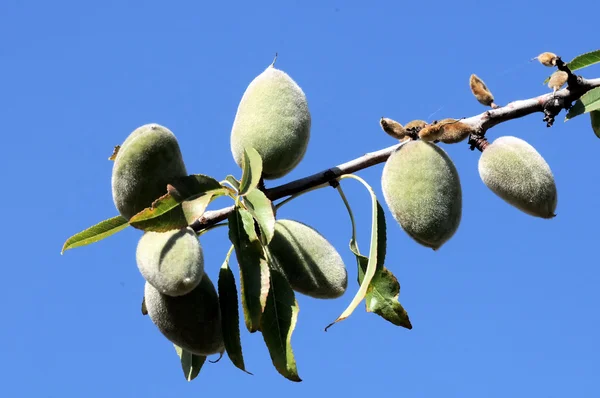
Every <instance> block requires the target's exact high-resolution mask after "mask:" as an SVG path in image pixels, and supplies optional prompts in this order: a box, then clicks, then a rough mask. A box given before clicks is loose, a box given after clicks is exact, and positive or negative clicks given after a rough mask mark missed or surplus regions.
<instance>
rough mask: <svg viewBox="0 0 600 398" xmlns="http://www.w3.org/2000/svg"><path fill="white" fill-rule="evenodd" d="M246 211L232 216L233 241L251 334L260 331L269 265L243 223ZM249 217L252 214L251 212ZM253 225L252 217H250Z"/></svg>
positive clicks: (229, 221)
mask: <svg viewBox="0 0 600 398" xmlns="http://www.w3.org/2000/svg"><path fill="white" fill-rule="evenodd" d="M244 212H246V213H247V211H246V210H244V209H243V208H241V207H239V206H236V210H235V211H234V212H232V213H231V214H230V215H229V218H228V224H229V240H230V241H231V243H232V244H233V246H234V247H235V255H236V258H237V261H238V265H239V268H240V289H241V296H242V307H243V309H244V319H245V322H246V328H247V329H248V331H249V332H250V333H254V332H256V331H257V330H259V329H260V319H261V317H262V313H263V310H264V308H265V305H266V301H267V294H268V292H269V266H268V263H267V260H266V259H265V254H264V250H263V247H262V245H261V244H260V241H258V240H254V241H251V240H250V237H249V236H248V233H247V232H246V229H245V228H244V221H243V220H242V217H243V214H244ZM248 215H250V214H249V213H248ZM250 219H251V220H252V222H254V220H253V219H252V216H251V215H250Z"/></svg>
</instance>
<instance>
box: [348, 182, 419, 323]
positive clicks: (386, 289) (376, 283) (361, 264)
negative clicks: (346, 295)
mask: <svg viewBox="0 0 600 398" xmlns="http://www.w3.org/2000/svg"><path fill="white" fill-rule="evenodd" d="M337 189H338V192H339V193H340V196H341V197H342V200H343V201H344V204H345V205H346V209H347V210H348V215H349V216H350V221H351V223H352V238H351V239H350V250H351V251H352V253H354V255H355V256H356V261H357V264H358V284H359V285H361V284H362V282H363V280H364V276H365V272H366V270H367V267H368V263H369V258H368V257H365V256H363V255H361V254H360V250H359V249H358V242H357V241H356V224H355V222H354V216H353V214H352V209H351V208H350V204H349V203H348V201H347V199H346V197H345V195H344V192H343V190H342V187H341V186H339V185H338V187H337ZM377 217H378V219H379V222H378V228H379V231H378V234H377V235H378V240H379V242H378V251H379V253H378V261H377V268H376V270H375V275H373V279H372V280H371V283H370V284H369V287H368V289H367V294H366V296H365V301H366V307H367V312H373V313H375V314H377V315H379V316H381V317H382V318H384V319H385V320H387V321H389V322H391V323H393V324H394V325H397V326H402V327H405V328H407V329H412V325H411V323H410V320H409V318H408V314H407V313H406V311H405V310H404V308H403V307H402V305H401V304H400V302H399V301H398V297H399V295H400V284H399V283H398V280H397V279H396V277H395V276H394V275H393V274H392V273H391V272H390V271H389V270H388V269H387V268H385V267H384V266H383V262H384V258H385V246H386V239H387V237H386V226H385V224H386V222H385V213H384V212H383V208H381V206H378V209H377ZM379 260H380V261H379Z"/></svg>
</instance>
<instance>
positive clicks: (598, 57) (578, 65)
mask: <svg viewBox="0 0 600 398" xmlns="http://www.w3.org/2000/svg"><path fill="white" fill-rule="evenodd" d="M599 62H600V50H596V51H591V52H589V53H585V54H581V55H578V56H576V57H575V58H573V59H572V60H571V62H569V63H568V64H567V66H568V67H569V69H571V71H574V70H578V69H583V68H585V67H588V66H590V65H594V64H597V63H599Z"/></svg>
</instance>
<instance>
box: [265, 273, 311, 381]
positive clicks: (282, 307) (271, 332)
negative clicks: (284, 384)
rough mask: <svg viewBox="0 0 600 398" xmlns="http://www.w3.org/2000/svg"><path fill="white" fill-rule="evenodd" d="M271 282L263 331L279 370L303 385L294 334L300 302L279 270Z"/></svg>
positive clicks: (272, 276) (272, 274)
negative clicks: (294, 344) (293, 340)
mask: <svg viewBox="0 0 600 398" xmlns="http://www.w3.org/2000/svg"><path fill="white" fill-rule="evenodd" d="M270 273H271V278H270V280H271V281H270V284H271V288H270V289H269V295H268V297H267V306H266V307H265V312H264V314H263V317H262V320H261V331H262V335H263V338H264V340H265V344H266V345H267V348H268V349H269V355H270V356H271V361H272V362H273V365H274V366H275V369H277V371H278V372H279V373H280V374H281V375H282V376H284V377H285V378H287V379H288V380H291V381H302V379H300V377H299V376H298V369H297V368H296V359H295V358H294V351H293V350H292V333H293V331H294V328H295V327H296V321H297V320H298V311H299V307H298V302H297V301H296V297H295V295H294V291H293V290H292V288H291V287H290V284H289V282H288V280H287V278H286V277H285V276H284V275H283V274H282V273H281V272H280V271H278V270H275V269H270Z"/></svg>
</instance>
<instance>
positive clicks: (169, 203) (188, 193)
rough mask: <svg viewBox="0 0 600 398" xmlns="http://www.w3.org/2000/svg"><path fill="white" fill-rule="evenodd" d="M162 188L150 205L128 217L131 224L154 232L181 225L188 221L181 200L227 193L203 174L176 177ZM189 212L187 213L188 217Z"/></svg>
mask: <svg viewBox="0 0 600 398" xmlns="http://www.w3.org/2000/svg"><path fill="white" fill-rule="evenodd" d="M165 188H166V193H165V194H164V195H163V196H161V197H160V198H158V199H156V200H155V201H154V202H153V203H152V205H151V206H150V207H147V208H146V209H144V210H142V211H140V212H139V213H137V214H136V215H134V216H133V217H131V219H130V220H129V224H131V226H133V227H134V228H137V229H141V230H143V231H154V232H166V231H169V230H172V229H177V228H184V227H186V226H187V225H188V220H187V219H186V214H185V212H184V211H183V209H182V208H181V207H180V205H181V203H182V202H184V201H193V200H195V199H196V198H199V197H202V196H204V195H206V194H208V193H212V196H214V197H215V198H216V197H218V196H221V195H225V194H227V191H226V190H225V189H224V188H223V187H222V186H221V184H220V183H219V182H218V181H217V180H215V179H214V178H212V177H209V176H206V175H203V174H192V175H189V176H185V177H181V178H178V179H176V180H175V181H173V183H172V184H169V185H168V186H167V187H165ZM207 206H208V203H207ZM192 207H193V205H192ZM205 209H206V208H205ZM188 210H189V209H188ZM191 215H192V214H188V216H190V217H191Z"/></svg>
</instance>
